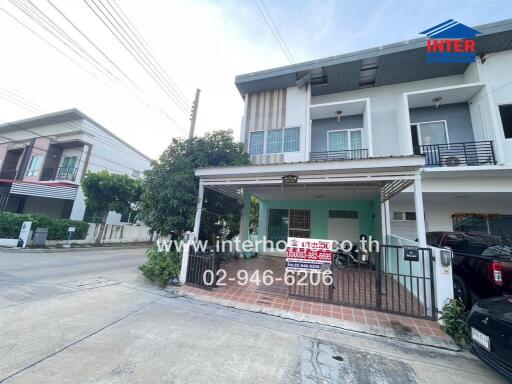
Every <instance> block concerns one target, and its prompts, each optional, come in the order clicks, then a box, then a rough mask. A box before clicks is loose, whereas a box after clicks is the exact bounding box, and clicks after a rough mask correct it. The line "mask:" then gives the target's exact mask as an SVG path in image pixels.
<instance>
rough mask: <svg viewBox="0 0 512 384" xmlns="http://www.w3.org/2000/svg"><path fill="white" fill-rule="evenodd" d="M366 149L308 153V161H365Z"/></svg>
mask: <svg viewBox="0 0 512 384" xmlns="http://www.w3.org/2000/svg"><path fill="white" fill-rule="evenodd" d="M367 158H368V149H366V148H363V149H351V150H345V151H325V152H310V153H309V159H310V160H351V159H367Z"/></svg>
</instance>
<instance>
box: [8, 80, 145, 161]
mask: <svg viewBox="0 0 512 384" xmlns="http://www.w3.org/2000/svg"><path fill="white" fill-rule="evenodd" d="M0 90H3V93H0V98H3V99H5V100H7V101H9V102H11V103H15V102H14V101H15V100H13V99H12V97H11V98H9V97H2V96H1V95H2V94H5V93H6V92H7V93H9V92H10V93H12V91H10V90H9V89H7V88H4V87H2V86H0ZM18 98H21V99H24V100H26V102H25V103H24V105H23V104H21V103H20V104H16V105H18V106H20V107H22V108H24V109H27V110H29V111H31V112H35V113H41V112H40V111H43V113H44V112H45V111H44V108H42V107H41V106H39V105H38V104H36V103H33V102H30V101H29V100H28V99H26V98H24V97H23V96H18ZM28 103H31V104H33V105H34V106H35V107H32V108H29V107H27V106H26V105H27V104H28ZM36 108H37V109H38V110H39V111H38V110H36ZM11 124H12V125H14V126H16V127H18V128H21V130H23V131H26V132H29V133H30V134H32V135H34V136H33V137H30V138H27V140H28V139H32V138H37V137H43V136H41V135H38V134H37V133H35V132H32V131H31V130H29V129H28V128H24V127H21V126H20V125H19V124H14V123H11ZM61 124H62V126H63V127H65V128H69V129H70V130H72V131H76V130H80V131H83V132H85V133H88V134H90V135H91V136H93V137H94V138H95V140H96V141H98V142H100V143H103V144H105V145H108V146H110V147H111V148H114V149H117V150H119V151H121V152H124V153H126V154H128V155H131V156H133V157H136V158H140V155H139V154H136V152H134V151H133V150H130V151H129V150H127V149H126V148H124V147H120V146H119V141H118V140H116V141H114V140H109V139H107V138H100V137H98V136H97V135H96V133H95V132H93V131H92V130H90V129H88V128H87V127H84V126H82V125H80V124H78V123H75V122H73V121H68V122H64V123H61ZM51 136H53V135H51ZM4 138H5V137H4ZM5 139H6V140H8V141H10V139H8V138H5ZM94 156H95V155H94ZM100 158H101V159H103V160H106V161H111V160H110V159H108V158H103V157H100ZM120 165H122V164H120Z"/></svg>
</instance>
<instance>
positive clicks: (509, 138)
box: [498, 103, 512, 140]
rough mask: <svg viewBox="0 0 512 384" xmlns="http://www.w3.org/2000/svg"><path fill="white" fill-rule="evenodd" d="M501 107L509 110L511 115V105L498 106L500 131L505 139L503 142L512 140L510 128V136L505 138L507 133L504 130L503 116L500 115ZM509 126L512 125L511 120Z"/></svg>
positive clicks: (511, 128) (511, 129)
mask: <svg viewBox="0 0 512 384" xmlns="http://www.w3.org/2000/svg"><path fill="white" fill-rule="evenodd" d="M502 107H507V108H510V109H511V113H512V103H505V104H499V105H498V112H499V115H500V121H501V130H502V132H503V137H504V138H505V140H512V126H511V127H510V128H509V130H510V136H509V137H507V133H506V130H505V125H504V124H503V116H502V114H501V108H502ZM510 124H511V125H512V120H511V122H510Z"/></svg>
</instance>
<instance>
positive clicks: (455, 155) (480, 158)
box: [414, 141, 496, 167]
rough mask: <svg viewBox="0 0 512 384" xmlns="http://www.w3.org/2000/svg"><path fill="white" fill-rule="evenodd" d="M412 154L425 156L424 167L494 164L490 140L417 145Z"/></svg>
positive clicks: (494, 157) (494, 158) (494, 159)
mask: <svg viewBox="0 0 512 384" xmlns="http://www.w3.org/2000/svg"><path fill="white" fill-rule="evenodd" d="M414 154H416V155H423V156H425V166H426V167H459V166H479V165H496V156H495V154H494V147H493V142H492V141H473V142H465V143H449V144H429V145H418V146H416V147H415V148H414Z"/></svg>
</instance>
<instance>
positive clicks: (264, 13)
mask: <svg viewBox="0 0 512 384" xmlns="http://www.w3.org/2000/svg"><path fill="white" fill-rule="evenodd" d="M254 3H255V4H256V8H258V11H259V12H260V14H261V16H262V17H263V19H264V20H265V23H266V24H267V26H268V28H269V29H270V31H271V32H272V34H273V35H274V38H275V39H276V41H277V43H278V44H279V46H280V47H281V50H282V51H283V53H284V55H285V56H286V58H287V59H288V61H289V62H290V64H295V59H294V58H293V56H292V54H291V52H290V50H289V49H288V46H287V45H286V42H285V41H284V39H283V37H282V36H281V33H279V29H278V28H277V26H276V24H275V23H274V21H273V20H272V16H270V13H269V12H268V10H267V7H265V3H264V2H263V0H254ZM260 3H261V5H260Z"/></svg>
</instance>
